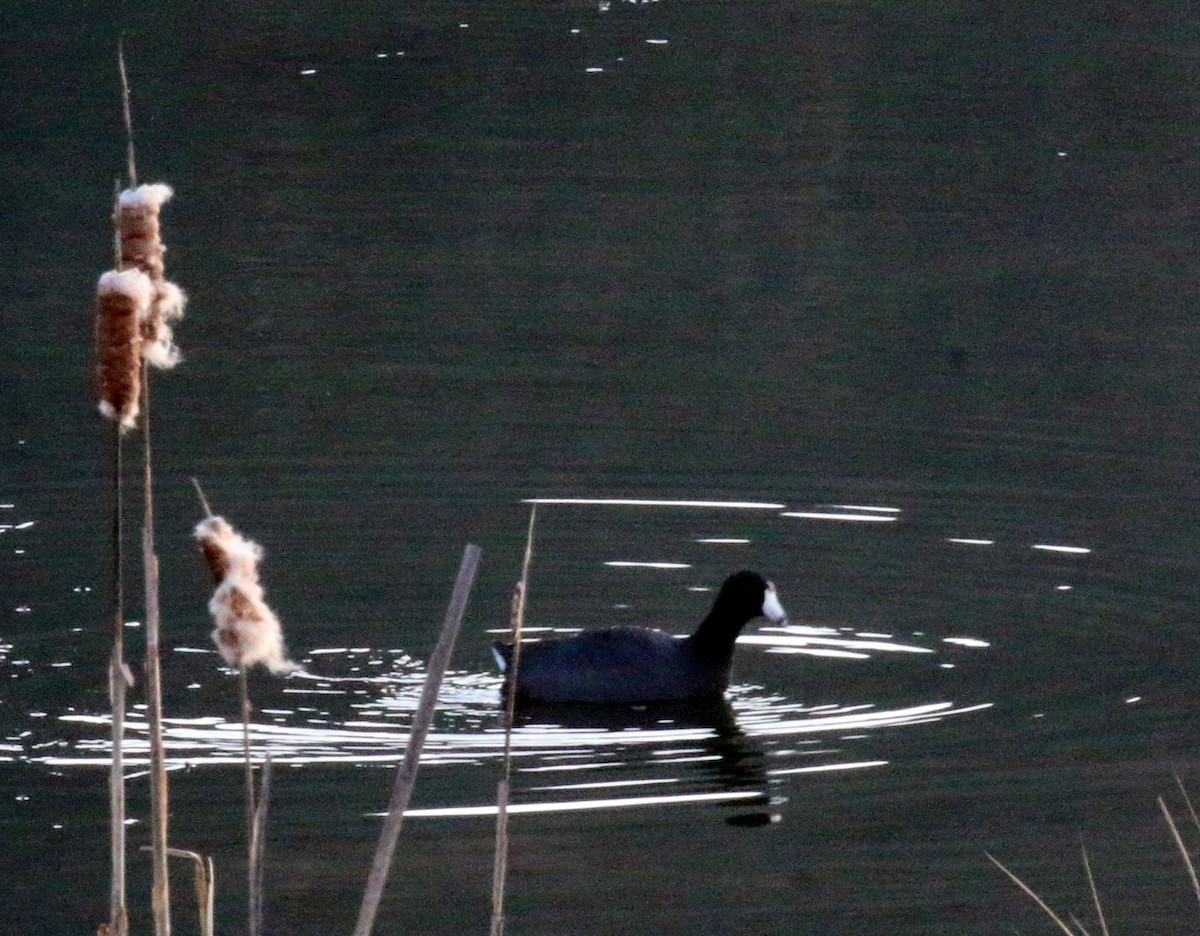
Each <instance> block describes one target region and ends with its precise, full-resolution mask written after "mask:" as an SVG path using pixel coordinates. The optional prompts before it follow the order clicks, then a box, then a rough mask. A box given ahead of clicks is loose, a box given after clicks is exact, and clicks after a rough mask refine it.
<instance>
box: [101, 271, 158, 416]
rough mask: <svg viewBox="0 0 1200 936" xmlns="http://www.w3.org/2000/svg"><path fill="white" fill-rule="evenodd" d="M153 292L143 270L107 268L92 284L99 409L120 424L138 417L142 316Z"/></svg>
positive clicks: (144, 314)
mask: <svg viewBox="0 0 1200 936" xmlns="http://www.w3.org/2000/svg"><path fill="white" fill-rule="evenodd" d="M153 293H154V286H153V284H152V283H151V282H150V279H149V277H147V276H146V274H145V273H143V272H142V271H141V270H132V269H131V270H110V271H109V272H107V273H105V274H104V275H103V276H101V277H100V280H99V282H97V284H96V393H97V396H98V397H99V403H100V413H101V414H102V415H103V416H105V417H107V418H108V419H112V420H114V421H116V422H117V423H119V424H120V426H121V429H122V430H127V429H132V428H133V426H134V425H135V424H136V423H137V417H138V396H139V394H140V393H141V355H142V337H141V322H142V320H143V319H144V318H145V317H146V315H147V314H148V310H149V307H150V303H151V301H152V297H153Z"/></svg>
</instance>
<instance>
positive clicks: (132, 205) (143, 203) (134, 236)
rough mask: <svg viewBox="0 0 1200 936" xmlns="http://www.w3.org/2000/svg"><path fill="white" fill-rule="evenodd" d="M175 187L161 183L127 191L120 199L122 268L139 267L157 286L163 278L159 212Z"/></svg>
mask: <svg viewBox="0 0 1200 936" xmlns="http://www.w3.org/2000/svg"><path fill="white" fill-rule="evenodd" d="M174 194H175V193H174V191H172V189H171V186H169V185H164V184H163V183H161V182H158V183H155V184H154V185H139V186H138V187H137V188H135V189H126V190H125V191H123V192H122V193H121V194H120V196H119V197H118V198H117V217H116V218H115V221H116V224H117V230H118V231H119V232H120V236H121V266H122V268H124V267H127V266H135V267H137V268H138V269H139V270H141V271H142V272H143V273H145V274H146V275H147V276H149V277H150V279H151V280H153V281H154V282H155V283H158V282H160V281H162V279H163V254H164V253H165V252H166V248H165V247H164V246H163V242H162V233H161V231H160V229H159V224H158V212H159V209H161V208H162V206H163V205H164V204H166V202H167V201H169V200H170V198H171V196H172V195H174Z"/></svg>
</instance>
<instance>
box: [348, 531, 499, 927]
mask: <svg viewBox="0 0 1200 936" xmlns="http://www.w3.org/2000/svg"><path fill="white" fill-rule="evenodd" d="M481 554H482V553H481V551H480V549H479V547H478V546H475V545H473V544H471V543H468V544H467V546H466V548H465V549H464V550H463V557H462V563H461V564H460V565H459V568H458V576H457V578H455V580H454V591H453V592H452V593H451V595H450V604H449V606H448V607H447V608H446V617H445V619H444V620H443V621H442V630H441V633H440V635H439V637H438V642H437V645H436V646H435V647H434V649H433V653H432V655H431V656H430V657H429V664H428V671H427V673H426V675H425V684H424V686H422V688H421V699H420V701H419V702H418V704H417V710H416V712H415V713H414V715H413V720H412V727H411V728H410V729H409V736H408V746H407V747H406V748H405V750H404V760H403V761H402V762H401V764H400V769H399V770H398V771H397V772H396V782H395V785H394V786H393V787H392V797H391V800H390V801H389V802H388V811H387V816H386V817H385V818H384V820H383V830H382V831H381V832H380V834H379V844H378V845H377V846H376V847H375V859H374V861H372V863H371V871H370V874H369V875H368V876H367V887H366V890H365V892H364V893H363V900H362V906H361V907H360V908H359V911H358V922H357V923H356V924H355V927H354V936H370V934H371V930H372V929H373V928H374V926H375V916H376V914H377V913H378V912H379V903H380V901H381V900H382V899H383V888H384V886H385V885H386V884H387V876H388V870H389V869H390V868H391V866H392V856H393V855H394V854H395V851H396V842H397V841H398V840H399V838H400V827H401V825H403V823H404V811H405V810H406V809H407V808H408V801H409V798H410V797H411V796H412V791H413V787H414V786H416V783H417V768H418V767H419V766H420V761H421V749H422V748H423V747H424V746H425V737H426V735H428V734H429V726H430V725H431V724H432V723H433V711H434V709H435V708H436V707H437V696H438V690H439V689H440V688H441V685H442V677H443V676H444V675H445V673H446V667H447V666H449V665H450V656H451V654H452V653H453V652H454V642H455V640H456V639H457V638H458V631H459V628H460V627H461V626H462V619H463V616H464V615H465V614H466V613H467V600H468V599H469V598H470V596H471V586H472V584H473V583H474V581H475V573H476V571H477V570H478V568H479V558H480V556H481Z"/></svg>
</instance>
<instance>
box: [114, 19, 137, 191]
mask: <svg viewBox="0 0 1200 936" xmlns="http://www.w3.org/2000/svg"><path fill="white" fill-rule="evenodd" d="M117 68H118V70H119V71H120V72H121V110H122V114H123V116H124V118H125V151H126V156H127V158H128V160H129V187H130V188H137V184H138V183H137V162H136V161H135V160H134V153H133V109H132V108H131V107H130V106H129V74H128V73H127V72H126V71H125V37H124V36H123V35H122V36H121V37H120V38H119V39H117Z"/></svg>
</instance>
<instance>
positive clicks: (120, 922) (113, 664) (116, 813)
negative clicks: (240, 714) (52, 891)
mask: <svg viewBox="0 0 1200 936" xmlns="http://www.w3.org/2000/svg"><path fill="white" fill-rule="evenodd" d="M123 473H124V470H123V459H122V438H121V426H120V424H119V423H116V422H114V423H113V429H112V488H113V494H112V497H113V516H112V544H111V545H112V600H113V648H112V658H111V659H110V660H109V665H108V697H109V704H110V707H111V709H112V764H111V766H110V769H109V775H108V790H109V813H110V838H111V859H112V882H111V888H110V891H109V902H110V909H109V927H110V930H111V934H112V936H126V934H127V933H128V931H129V912H128V909H127V905H126V902H125V751H124V748H125V690H126V688H127V685H128V683H127V673H128V667H127V666H126V665H125V550H124V538H125V523H124V511H123V499H124V485H123V483H122V476H123Z"/></svg>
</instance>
